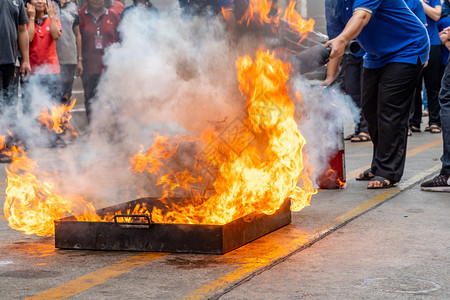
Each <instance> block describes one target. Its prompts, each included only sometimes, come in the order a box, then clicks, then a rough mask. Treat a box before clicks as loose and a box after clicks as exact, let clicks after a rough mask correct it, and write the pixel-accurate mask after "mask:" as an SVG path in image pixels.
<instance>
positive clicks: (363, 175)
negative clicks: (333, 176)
mask: <svg viewBox="0 0 450 300" xmlns="http://www.w3.org/2000/svg"><path fill="white" fill-rule="evenodd" d="M374 177H375V174H373V173H372V169H370V168H369V169H367V170H365V171H364V172H362V173H361V174H359V175H358V177H356V180H358V181H363V180H371V179H372V178H374Z"/></svg>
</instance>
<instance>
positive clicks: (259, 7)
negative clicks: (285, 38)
mask: <svg viewBox="0 0 450 300" xmlns="http://www.w3.org/2000/svg"><path fill="white" fill-rule="evenodd" d="M296 4H297V1H295V0H291V1H290V2H289V5H288V7H287V8H286V9H285V10H284V13H283V10H282V9H279V8H278V5H277V4H276V3H273V2H272V1H271V0H250V2H249V5H248V8H247V10H246V11H245V13H244V15H243V16H242V18H241V19H240V20H239V22H238V23H240V24H244V23H245V24H246V25H247V26H249V25H250V24H251V23H255V24H257V25H260V26H261V25H264V24H272V25H273V26H274V28H277V27H279V25H280V21H284V23H287V25H288V26H289V27H290V29H291V30H293V31H296V32H298V33H299V36H300V40H299V42H301V41H302V40H303V39H304V38H306V37H307V36H308V34H309V32H311V31H313V29H314V23H315V22H314V20H313V19H309V20H308V21H306V20H304V19H303V18H302V17H301V16H300V14H299V13H298V12H297V10H296V9H295V5H296ZM274 31H275V29H274Z"/></svg>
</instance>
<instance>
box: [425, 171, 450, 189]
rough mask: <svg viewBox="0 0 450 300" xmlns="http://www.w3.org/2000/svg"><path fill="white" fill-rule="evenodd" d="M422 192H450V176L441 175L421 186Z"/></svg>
mask: <svg viewBox="0 0 450 300" xmlns="http://www.w3.org/2000/svg"><path fill="white" fill-rule="evenodd" d="M420 188H421V189H422V191H427V192H450V174H440V175H438V176H436V177H434V178H433V179H431V180H427V181H425V182H423V183H422V184H421V185H420Z"/></svg>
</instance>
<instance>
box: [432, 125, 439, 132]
mask: <svg viewBox="0 0 450 300" xmlns="http://www.w3.org/2000/svg"><path fill="white" fill-rule="evenodd" d="M430 132H431V133H441V127H440V126H438V125H431V126H430Z"/></svg>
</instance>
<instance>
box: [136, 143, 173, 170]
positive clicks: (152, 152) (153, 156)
mask: <svg viewBox="0 0 450 300" xmlns="http://www.w3.org/2000/svg"><path fill="white" fill-rule="evenodd" d="M168 143H169V138H168V137H165V136H160V135H157V136H156V137H155V140H154V142H153V145H152V146H151V147H150V148H149V149H148V150H147V151H146V152H145V153H143V146H142V145H141V150H140V151H139V152H138V153H136V154H135V155H134V156H133V157H132V158H130V163H131V165H132V166H133V172H134V173H137V172H139V173H142V172H144V171H148V172H149V173H151V174H156V173H158V172H159V171H160V169H161V167H162V166H163V165H164V161H166V160H168V159H169V158H171V157H172V156H173V155H174V154H175V153H176V152H177V149H178V143H172V144H170V145H169V144H168Z"/></svg>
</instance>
